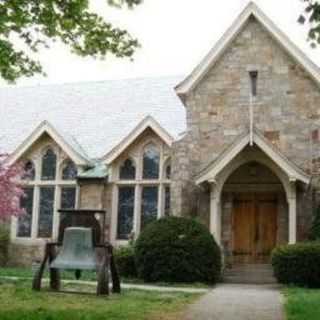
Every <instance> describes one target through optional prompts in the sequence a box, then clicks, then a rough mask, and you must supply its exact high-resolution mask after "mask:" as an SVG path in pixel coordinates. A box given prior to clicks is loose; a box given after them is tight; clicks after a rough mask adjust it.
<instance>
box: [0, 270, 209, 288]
mask: <svg viewBox="0 0 320 320" xmlns="http://www.w3.org/2000/svg"><path fill="white" fill-rule="evenodd" d="M3 277H17V278H22V279H30V278H32V277H33V271H32V270H31V268H29V269H28V268H0V279H1V278H3ZM44 277H45V278H48V277H49V274H48V272H47V271H46V272H45V274H44ZM61 278H62V279H65V280H74V279H75V276H74V272H71V271H63V273H62V274H61ZM81 280H83V281H96V274H95V273H94V272H92V271H83V272H82V275H81ZM121 280H122V282H124V283H128V284H145V283H144V282H143V280H141V279H136V278H121ZM152 285H157V286H162V287H163V286H165V287H167V286H175V287H181V288H204V289H207V288H210V286H209V285H208V284H205V283H192V284H190V283H167V282H157V283H152Z"/></svg>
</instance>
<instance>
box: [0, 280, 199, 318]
mask: <svg viewBox="0 0 320 320" xmlns="http://www.w3.org/2000/svg"><path fill="white" fill-rule="evenodd" d="M30 286H31V283H30V281H19V282H11V283H10V282H7V281H6V282H2V283H0V319H1V320H137V319H139V320H149V319H152V320H156V319H157V320H160V319H172V320H176V319H179V315H180V314H181V312H182V310H184V308H185V307H186V305H187V304H189V303H191V302H192V301H194V300H195V299H197V298H198V297H199V295H194V294H186V293H160V292H150V291H148V292H147V291H140V290H139V291H138V290H125V291H124V292H123V293H122V294H121V295H111V296H110V297H96V296H95V295H94V294H92V295H88V294H70V293H53V292H48V291H46V290H44V291H41V292H33V291H32V290H31V289H30ZM64 289H68V290H72V289H73V290H74V289H76V290H79V289H80V290H87V289H89V290H90V289H92V288H83V287H81V288H80V287H79V286H78V287H76V288H75V287H71V286H70V287H67V288H64Z"/></svg>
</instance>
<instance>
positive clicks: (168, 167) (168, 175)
mask: <svg viewBox="0 0 320 320" xmlns="http://www.w3.org/2000/svg"><path fill="white" fill-rule="evenodd" d="M164 175H165V176H164V178H165V179H167V180H170V179H171V162H170V160H168V161H167V162H166V164H165V167H164Z"/></svg>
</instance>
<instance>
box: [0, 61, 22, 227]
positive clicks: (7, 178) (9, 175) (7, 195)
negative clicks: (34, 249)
mask: <svg viewBox="0 0 320 320" xmlns="http://www.w3.org/2000/svg"><path fill="white" fill-rule="evenodd" d="M0 60H1V59H0ZM0 64H1V62H0ZM6 160H7V156H5V155H1V154H0V223H3V222H4V221H6V220H8V219H9V218H10V217H11V216H19V215H21V214H23V213H24V210H23V209H22V208H21V207H20V199H21V197H23V195H24V192H23V189H22V187H21V185H20V184H19V183H18V180H19V179H20V177H22V176H23V175H24V171H23V168H22V167H21V166H20V165H19V164H15V165H7V164H6Z"/></svg>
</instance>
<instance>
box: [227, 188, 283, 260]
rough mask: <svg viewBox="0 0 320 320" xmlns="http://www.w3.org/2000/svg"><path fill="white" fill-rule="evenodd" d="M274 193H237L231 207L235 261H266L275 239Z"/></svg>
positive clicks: (275, 206) (275, 199) (274, 244)
mask: <svg viewBox="0 0 320 320" xmlns="http://www.w3.org/2000/svg"><path fill="white" fill-rule="evenodd" d="M277 211H278V203H277V196H276V194H259V193H250V194H240V195H238V196H237V197H236V198H235V199H234V206H233V262H234V264H257V263H269V262H270V255H271V251H272V250H273V249H274V247H275V246H276V241H277Z"/></svg>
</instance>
